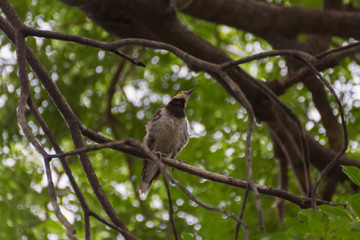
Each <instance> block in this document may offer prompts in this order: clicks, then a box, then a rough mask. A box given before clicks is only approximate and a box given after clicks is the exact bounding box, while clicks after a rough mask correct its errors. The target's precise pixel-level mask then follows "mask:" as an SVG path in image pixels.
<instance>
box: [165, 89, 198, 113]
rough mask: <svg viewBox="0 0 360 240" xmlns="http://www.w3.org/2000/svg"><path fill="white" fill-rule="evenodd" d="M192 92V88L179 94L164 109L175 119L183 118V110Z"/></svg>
mask: <svg viewBox="0 0 360 240" xmlns="http://www.w3.org/2000/svg"><path fill="white" fill-rule="evenodd" d="M193 91H194V88H193V89H191V90H189V91H181V92H179V93H178V94H177V95H176V96H175V97H173V99H171V101H170V102H169V103H168V104H167V105H166V109H167V110H168V111H169V112H170V113H171V114H173V115H174V116H175V117H179V118H182V117H185V113H184V109H185V107H186V103H187V101H188V100H189V98H190V94H191V93H192V92H193Z"/></svg>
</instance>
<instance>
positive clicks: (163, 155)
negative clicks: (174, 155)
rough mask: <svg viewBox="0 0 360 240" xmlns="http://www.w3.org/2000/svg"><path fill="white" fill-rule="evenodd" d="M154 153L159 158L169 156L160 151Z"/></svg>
mask: <svg viewBox="0 0 360 240" xmlns="http://www.w3.org/2000/svg"><path fill="white" fill-rule="evenodd" d="M155 155H156V156H157V157H158V158H159V159H160V160H161V159H162V158H165V157H169V156H168V155H167V154H164V153H162V152H155Z"/></svg>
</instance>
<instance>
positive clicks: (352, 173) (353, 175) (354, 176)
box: [342, 166, 360, 186]
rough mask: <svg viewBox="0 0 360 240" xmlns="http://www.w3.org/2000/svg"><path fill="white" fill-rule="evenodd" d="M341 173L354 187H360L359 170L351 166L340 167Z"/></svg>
mask: <svg viewBox="0 0 360 240" xmlns="http://www.w3.org/2000/svg"><path fill="white" fill-rule="evenodd" d="M342 169H343V172H344V173H345V174H346V175H347V176H348V177H349V178H350V180H351V181H353V182H354V183H355V184H356V185H358V186H360V169H359V168H357V167H353V166H342Z"/></svg>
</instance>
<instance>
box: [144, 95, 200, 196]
mask: <svg viewBox="0 0 360 240" xmlns="http://www.w3.org/2000/svg"><path fill="white" fill-rule="evenodd" d="M193 91H194V88H193V89H191V90H189V91H180V92H179V93H178V94H177V95H176V96H175V97H173V98H172V99H171V100H170V102H169V103H168V104H167V105H166V106H165V107H164V108H162V109H159V110H157V111H156V112H155V113H154V114H153V116H152V117H151V119H150V120H149V122H148V123H147V124H146V135H145V137H144V144H145V145H146V146H147V147H148V148H149V149H150V150H151V151H153V152H154V153H155V154H156V155H158V156H162V155H165V156H167V157H169V158H172V159H175V158H176V156H177V155H178V154H179V152H180V151H181V150H182V149H183V148H184V147H185V146H186V144H187V143H188V142H189V134H188V129H187V120H186V117H185V107H186V103H187V102H188V100H189V99H190V95H191V93H192V92H193ZM159 174H160V170H159V166H157V165H156V164H155V162H153V161H151V160H148V159H144V163H143V168H142V173H141V183H140V188H139V191H140V194H147V193H148V192H149V190H150V188H151V184H152V182H153V181H154V180H155V179H156V178H157V177H158V176H159Z"/></svg>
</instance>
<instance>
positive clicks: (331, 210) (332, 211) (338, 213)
mask: <svg viewBox="0 0 360 240" xmlns="http://www.w3.org/2000/svg"><path fill="white" fill-rule="evenodd" d="M318 208H319V209H321V210H322V211H323V212H324V213H326V214H328V215H329V216H332V217H339V218H343V219H344V220H345V219H346V220H351V217H350V216H349V214H348V213H347V211H346V210H345V208H344V207H342V206H336V207H334V206H329V205H321V206H319V207H318Z"/></svg>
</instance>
